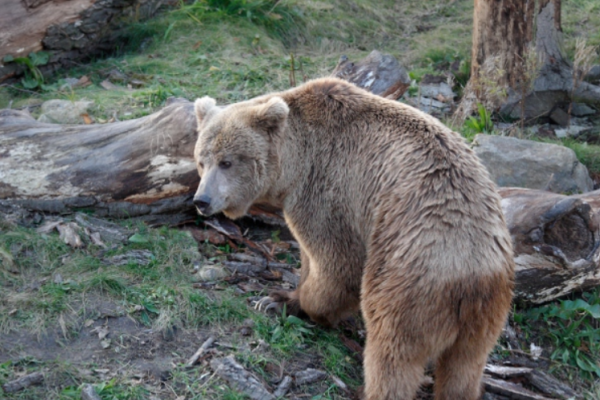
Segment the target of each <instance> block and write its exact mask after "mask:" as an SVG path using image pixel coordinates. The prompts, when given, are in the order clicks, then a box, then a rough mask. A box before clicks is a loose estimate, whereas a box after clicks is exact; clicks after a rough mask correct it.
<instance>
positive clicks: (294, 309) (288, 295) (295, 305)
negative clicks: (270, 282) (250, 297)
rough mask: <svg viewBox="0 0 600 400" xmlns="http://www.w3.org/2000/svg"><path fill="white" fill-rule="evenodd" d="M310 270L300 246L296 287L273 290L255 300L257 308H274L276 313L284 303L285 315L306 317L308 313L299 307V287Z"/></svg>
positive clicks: (279, 311)
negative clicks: (293, 288) (298, 278)
mask: <svg viewBox="0 0 600 400" xmlns="http://www.w3.org/2000/svg"><path fill="white" fill-rule="evenodd" d="M309 271H310V259H309V258H308V256H307V255H306V252H305V251H304V250H303V249H302V248H300V283H299V284H298V288H296V290H293V291H288V290H273V291H271V292H270V293H269V295H268V296H266V297H263V298H262V299H260V300H259V301H258V302H256V306H255V308H256V309H257V310H265V311H268V310H276V311H277V312H278V313H281V312H282V311H283V308H284V305H285V310H286V314H287V315H294V316H296V317H302V318H306V317H308V315H307V314H306V313H305V312H303V311H302V308H301V307H300V287H301V286H302V283H303V282H304V281H305V280H306V278H307V277H308V274H309Z"/></svg>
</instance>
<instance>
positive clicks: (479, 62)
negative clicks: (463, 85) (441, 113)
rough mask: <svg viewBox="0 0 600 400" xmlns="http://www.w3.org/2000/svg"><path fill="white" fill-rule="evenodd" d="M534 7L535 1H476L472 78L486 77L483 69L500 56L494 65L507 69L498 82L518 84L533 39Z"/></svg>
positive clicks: (505, 84) (504, 84) (503, 69)
mask: <svg viewBox="0 0 600 400" xmlns="http://www.w3.org/2000/svg"><path fill="white" fill-rule="evenodd" d="M534 6H535V0H502V1H497V0H475V9H474V13H473V47H472V49H471V76H472V77H473V78H472V79H474V80H475V81H480V80H482V79H485V77H484V76H482V75H481V74H482V72H483V71H482V68H486V66H485V64H486V62H488V63H489V60H492V59H494V58H496V60H495V61H494V65H493V66H492V67H495V68H498V69H500V70H502V71H504V74H503V76H502V78H501V80H500V81H498V82H497V84H498V85H500V86H507V85H508V86H512V87H516V85H517V82H518V80H519V78H520V77H521V75H522V73H523V70H522V67H523V65H522V64H523V63H522V59H523V55H524V54H525V50H526V49H527V46H528V45H529V43H530V42H531V39H532V33H533V25H532V24H531V21H532V16H533V11H534ZM481 84H482V82H479V83H478V84H476V86H479V85H481ZM476 91H479V90H477V89H476Z"/></svg>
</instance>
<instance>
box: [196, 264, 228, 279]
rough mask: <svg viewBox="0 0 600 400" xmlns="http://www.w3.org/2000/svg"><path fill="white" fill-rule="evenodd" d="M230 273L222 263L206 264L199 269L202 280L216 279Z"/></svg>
mask: <svg viewBox="0 0 600 400" xmlns="http://www.w3.org/2000/svg"><path fill="white" fill-rule="evenodd" d="M229 275H230V274H229V272H228V271H227V270H226V269H225V268H223V267H222V266H220V265H205V266H204V267H202V268H200V271H198V276H199V277H200V280H202V281H216V280H219V279H223V278H225V277H227V276H229Z"/></svg>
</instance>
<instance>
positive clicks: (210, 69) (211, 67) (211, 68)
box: [208, 65, 221, 71]
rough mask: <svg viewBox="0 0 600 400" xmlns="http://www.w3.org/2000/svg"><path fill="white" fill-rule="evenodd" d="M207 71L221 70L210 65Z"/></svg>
mask: <svg viewBox="0 0 600 400" xmlns="http://www.w3.org/2000/svg"><path fill="white" fill-rule="evenodd" d="M208 70H209V71H220V70H221V68H219V67H215V66H214V65H211V66H210V68H209V69H208Z"/></svg>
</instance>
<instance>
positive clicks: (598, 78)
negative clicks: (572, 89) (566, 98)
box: [585, 65, 600, 83]
mask: <svg viewBox="0 0 600 400" xmlns="http://www.w3.org/2000/svg"><path fill="white" fill-rule="evenodd" d="M585 80H586V81H588V82H592V83H600V65H594V66H593V67H592V69H590V72H588V73H587V75H586V76H585Z"/></svg>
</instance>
